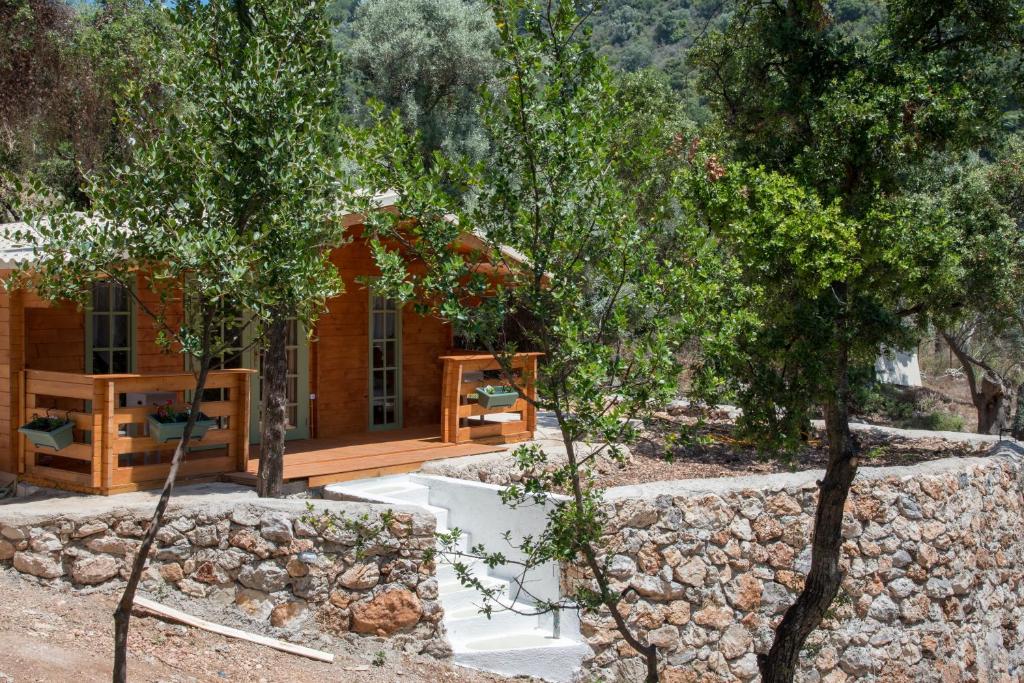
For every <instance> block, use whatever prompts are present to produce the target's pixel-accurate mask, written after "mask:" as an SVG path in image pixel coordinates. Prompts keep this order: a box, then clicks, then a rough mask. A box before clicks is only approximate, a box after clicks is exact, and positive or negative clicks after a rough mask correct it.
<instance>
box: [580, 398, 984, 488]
mask: <svg viewBox="0 0 1024 683" xmlns="http://www.w3.org/2000/svg"><path fill="white" fill-rule="evenodd" d="M679 435H685V436H684V437H683V438H679ZM855 437H856V438H857V439H858V440H859V441H860V444H861V447H862V451H863V452H864V454H865V455H866V458H865V460H864V462H863V463H862V464H863V465H864V466H868V467H885V466H892V465H912V464H914V463H917V462H923V461H925V460H938V459H940V458H949V457H965V456H977V455H982V454H984V453H986V452H987V451H988V450H989V448H990V447H991V444H970V443H963V442H954V441H947V440H945V439H942V438H933V437H929V438H914V439H905V438H896V437H892V436H888V435H883V434H875V433H865V432H857V433H856V434H855ZM825 449H826V444H825V443H824V442H823V440H822V439H821V438H812V439H811V440H810V442H809V443H808V444H807V446H806V448H804V449H803V450H802V451H801V452H800V453H799V454H797V456H796V457H795V458H794V459H793V460H792V461H789V462H786V461H782V460H778V459H773V458H767V457H764V456H762V455H760V454H759V453H758V452H757V450H756V449H755V448H753V447H752V446H750V445H749V444H747V443H744V442H742V441H740V440H737V439H736V438H735V435H734V427H733V423H732V421H731V420H730V419H729V418H728V416H726V415H724V414H712V415H711V416H710V417H708V418H706V420H704V421H701V420H699V419H698V418H697V417H695V416H694V415H687V414H678V415H669V414H667V413H659V414H657V415H655V417H654V418H653V419H652V420H650V421H649V422H648V424H647V425H646V428H645V430H644V433H643V437H642V438H641V440H640V441H639V442H638V443H636V444H634V445H633V447H632V449H631V450H632V456H631V457H630V458H629V460H628V462H626V463H625V464H624V465H617V466H610V467H609V466H607V465H605V466H603V467H601V468H599V475H598V478H597V482H596V483H597V485H598V486H601V487H603V488H611V487H613V486H626V485H630V484H642V483H647V482H654V481H670V480H674V479H710V478H716V477H740V476H745V475H749V474H773V473H776V472H794V471H801V470H809V469H819V468H823V467H824V466H825V461H826V457H827V453H826V450H825Z"/></svg>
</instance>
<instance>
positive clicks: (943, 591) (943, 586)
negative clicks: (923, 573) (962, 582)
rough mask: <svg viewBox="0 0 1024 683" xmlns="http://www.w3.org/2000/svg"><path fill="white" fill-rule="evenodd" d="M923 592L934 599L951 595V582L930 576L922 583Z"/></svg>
mask: <svg viewBox="0 0 1024 683" xmlns="http://www.w3.org/2000/svg"><path fill="white" fill-rule="evenodd" d="M924 592H925V593H927V594H928V597H930V598H932V599H934V600H941V599H942V598H948V597H949V596H951V595H953V584H951V583H950V582H949V581H947V580H945V579H937V578H934V577H933V578H931V579H928V583H926V584H925V585H924Z"/></svg>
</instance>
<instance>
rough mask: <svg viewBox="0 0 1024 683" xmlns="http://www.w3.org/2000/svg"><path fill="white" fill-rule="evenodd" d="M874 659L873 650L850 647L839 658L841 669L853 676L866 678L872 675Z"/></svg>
mask: <svg viewBox="0 0 1024 683" xmlns="http://www.w3.org/2000/svg"><path fill="white" fill-rule="evenodd" d="M873 664H874V658H872V656H871V650H869V649H868V648H866V647H850V648H847V649H846V651H845V652H844V653H843V656H842V657H840V658H839V668H841V669H842V670H843V671H845V672H846V673H848V674H850V675H851V676H864V675H866V674H869V673H871V669H872V665H873Z"/></svg>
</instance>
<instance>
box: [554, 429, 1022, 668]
mask: <svg viewBox="0 0 1024 683" xmlns="http://www.w3.org/2000/svg"><path fill="white" fill-rule="evenodd" d="M1022 463H1024V459H1022V458H1021V456H1020V453H1019V451H1017V450H1016V449H1014V451H1013V452H1011V450H1008V449H1006V448H1004V449H1003V450H1002V451H1000V452H998V453H996V454H993V455H991V456H989V457H985V458H965V459H947V460H938V461H933V462H929V463H922V464H919V465H915V466H912V467H898V468H892V467H890V468H867V467H866V468H863V469H862V470H861V474H859V475H858V479H857V481H856V482H855V485H854V490H853V494H852V496H851V499H850V501H849V504H848V507H847V511H846V517H845V523H844V527H843V537H844V539H845V542H844V545H843V554H844V559H843V562H842V565H843V570H844V571H845V573H846V578H845V580H844V582H843V586H842V589H841V591H840V595H839V597H838V598H837V600H836V602H835V603H834V605H833V607H832V610H831V612H830V614H829V615H828V617H827V618H826V620H825V622H824V623H823V625H822V627H821V628H820V629H818V630H817V631H816V632H815V633H814V634H812V636H811V638H810V640H809V641H808V644H807V647H806V649H805V654H804V657H803V661H802V671H801V673H800V676H799V680H800V681H804V682H817V681H822V682H828V683H842V682H843V681H854V680H857V681H862V680H875V681H915V682H917V681H943V682H946V681H978V682H987V681H1018V680H1024V582H1022V573H1024V504H1022V490H1024V488H1022V487H1024V465H1022ZM821 474H822V473H821V472H820V471H814V472H803V473H796V474H787V475H781V476H779V475H773V476H757V477H742V478H737V479H733V480H730V479H717V480H706V481H686V482H662V483H659V484H647V485H640V486H632V487H622V488H618V489H611V490H609V491H608V492H607V494H606V501H607V505H608V509H609V512H610V514H611V515H612V520H613V525H612V527H611V528H610V530H609V535H608V537H607V539H606V540H607V542H608V551H609V558H608V559H609V561H610V567H611V574H612V575H613V576H614V580H615V583H614V588H616V589H618V590H624V591H627V598H626V604H624V605H622V610H623V614H624V615H625V617H626V618H627V620H628V622H629V623H630V624H631V625H632V626H633V627H634V628H635V629H636V630H638V631H639V632H640V634H641V635H642V637H643V638H644V639H645V640H647V641H648V642H652V643H656V644H657V645H658V646H659V647H661V648H663V651H664V652H665V653H666V657H665V662H666V665H667V669H666V671H665V672H664V674H663V680H664V681H669V682H675V683H678V682H680V681H735V680H739V681H750V680H754V679H756V678H757V677H758V676H757V665H756V655H755V653H757V652H764V651H767V649H768V648H769V647H770V645H771V642H772V638H773V631H772V629H773V628H774V627H775V626H776V625H777V623H778V621H779V620H780V619H781V615H782V613H783V612H784V611H785V609H786V608H787V607H788V606H789V605H790V604H791V603H792V601H793V600H794V599H795V596H796V595H797V593H798V592H799V590H800V589H801V588H802V584H803V580H804V575H805V573H806V571H807V569H808V567H809V561H810V551H809V536H810V531H811V523H812V520H813V510H814V504H815V500H816V484H815V480H816V479H817V478H820V476H821ZM574 579H576V577H574V576H573V572H572V571H568V572H567V573H566V580H567V581H571V580H574ZM629 589H631V590H629ZM582 632H583V634H584V636H585V637H586V639H587V641H588V642H589V643H590V644H591V646H592V647H593V648H594V653H595V654H594V656H593V658H592V659H591V660H589V661H588V662H587V664H586V667H587V669H586V672H585V675H584V676H583V678H584V679H586V680H591V679H592V678H595V677H598V676H601V677H603V678H605V679H606V680H626V681H635V680H643V677H642V675H641V671H642V668H641V663H640V660H639V659H638V658H637V657H636V656H635V654H636V653H635V652H633V651H632V650H631V648H630V647H629V646H628V645H627V644H626V643H625V642H623V641H622V640H621V638H620V637H619V636H618V634H617V632H616V631H615V630H614V626H613V623H612V620H611V618H610V616H607V615H605V616H603V617H602V616H585V617H584V618H583V624H582Z"/></svg>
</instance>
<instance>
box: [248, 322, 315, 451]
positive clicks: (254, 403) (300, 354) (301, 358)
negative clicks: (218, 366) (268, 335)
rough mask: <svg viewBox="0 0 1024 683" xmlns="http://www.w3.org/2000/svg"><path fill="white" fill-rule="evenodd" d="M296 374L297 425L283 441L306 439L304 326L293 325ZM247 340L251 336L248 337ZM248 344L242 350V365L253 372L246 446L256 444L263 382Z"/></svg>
mask: <svg viewBox="0 0 1024 683" xmlns="http://www.w3.org/2000/svg"><path fill="white" fill-rule="evenodd" d="M295 335H296V336H295V342H296V356H297V357H296V360H295V363H296V366H297V367H296V373H297V379H298V386H297V387H296V389H295V400H296V404H297V406H296V408H297V410H296V413H297V418H298V424H297V425H295V426H294V427H292V428H291V429H288V430H287V431H286V432H285V435H284V438H285V441H293V440H296V439H308V438H309V337H308V335H307V334H306V328H305V325H303V324H302V323H299V322H297V323H296V330H295ZM250 340H251V337H250ZM243 343H247V344H248V348H247V349H246V351H245V358H244V365H245V366H246V367H248V368H250V369H253V370H255V371H256V374H255V376H254V377H253V380H252V382H251V383H250V385H249V443H251V444H258V443H259V442H260V407H261V404H262V393H261V392H262V388H263V379H262V377H261V375H260V368H259V356H258V350H257V348H256V346H255V345H254V344H251V343H249V342H245V341H243Z"/></svg>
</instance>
